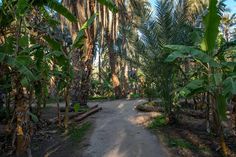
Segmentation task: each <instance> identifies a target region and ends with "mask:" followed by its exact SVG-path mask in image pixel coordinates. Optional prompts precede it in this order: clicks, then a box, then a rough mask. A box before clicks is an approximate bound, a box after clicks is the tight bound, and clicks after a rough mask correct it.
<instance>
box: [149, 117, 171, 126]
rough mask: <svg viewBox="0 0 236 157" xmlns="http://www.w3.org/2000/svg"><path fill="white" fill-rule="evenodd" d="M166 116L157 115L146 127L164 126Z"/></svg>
mask: <svg viewBox="0 0 236 157" xmlns="http://www.w3.org/2000/svg"><path fill="white" fill-rule="evenodd" d="M166 125H167V122H166V117H165V116H163V115H161V116H157V117H156V118H154V119H153V121H152V122H151V123H150V124H149V126H148V128H149V129H157V128H158V127H163V126H166Z"/></svg>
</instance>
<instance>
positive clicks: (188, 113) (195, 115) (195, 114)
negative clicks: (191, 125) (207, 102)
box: [179, 110, 206, 119]
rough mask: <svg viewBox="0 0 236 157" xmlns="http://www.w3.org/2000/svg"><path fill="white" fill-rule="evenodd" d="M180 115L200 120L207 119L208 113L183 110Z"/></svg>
mask: <svg viewBox="0 0 236 157" xmlns="http://www.w3.org/2000/svg"><path fill="white" fill-rule="evenodd" d="M179 113H180V114H182V115H186V116H189V117H193V118H198V119H204V118H206V112H204V111H194V110H181V111H180V112H179Z"/></svg>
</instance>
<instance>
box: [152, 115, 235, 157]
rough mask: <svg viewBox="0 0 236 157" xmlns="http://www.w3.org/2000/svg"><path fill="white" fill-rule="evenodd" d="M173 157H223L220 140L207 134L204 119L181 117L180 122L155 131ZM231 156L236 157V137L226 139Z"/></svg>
mask: <svg viewBox="0 0 236 157" xmlns="http://www.w3.org/2000/svg"><path fill="white" fill-rule="evenodd" d="M153 133H154V134H156V135H157V136H158V137H159V139H160V140H161V141H162V143H165V145H166V147H168V150H169V152H170V153H171V154H172V155H171V156H173V157H176V156H178V157H222V154H221V152H220V149H221V148H220V146H219V139H218V138H217V137H216V136H215V135H213V134H212V135H210V134H208V133H207V132H206V124H205V120H204V119H197V118H194V117H190V116H181V118H180V119H179V122H178V123H176V124H174V125H171V126H163V127H159V128H157V129H154V130H153ZM226 143H227V145H228V146H229V148H230V151H231V155H230V156H229V157H236V137H235V136H228V137H226Z"/></svg>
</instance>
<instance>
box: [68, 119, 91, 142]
mask: <svg viewBox="0 0 236 157" xmlns="http://www.w3.org/2000/svg"><path fill="white" fill-rule="evenodd" d="M91 126H92V124H91V123H89V122H86V123H83V124H82V125H81V126H76V125H74V126H72V127H71V128H70V129H69V135H70V137H71V139H72V140H75V141H80V140H81V139H82V138H83V137H84V136H85V134H86V132H87V131H88V130H89V129H90V128H91Z"/></svg>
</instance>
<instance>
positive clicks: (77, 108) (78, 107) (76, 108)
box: [73, 103, 80, 112]
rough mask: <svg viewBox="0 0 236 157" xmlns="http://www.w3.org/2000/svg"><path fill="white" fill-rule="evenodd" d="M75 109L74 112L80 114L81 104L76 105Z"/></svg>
mask: <svg viewBox="0 0 236 157" xmlns="http://www.w3.org/2000/svg"><path fill="white" fill-rule="evenodd" d="M73 108H74V111H75V112H79V110H80V104H79V103H76V104H74V106H73Z"/></svg>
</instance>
